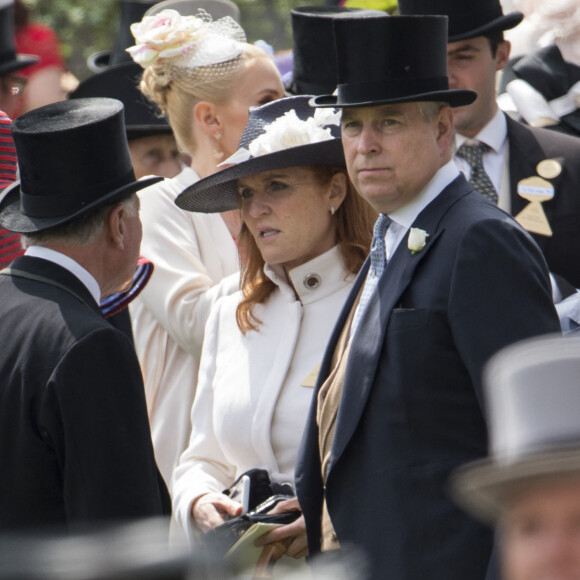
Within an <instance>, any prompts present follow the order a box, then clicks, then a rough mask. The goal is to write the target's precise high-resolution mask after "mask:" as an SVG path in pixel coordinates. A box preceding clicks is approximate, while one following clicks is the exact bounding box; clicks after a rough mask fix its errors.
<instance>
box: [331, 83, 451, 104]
mask: <svg viewBox="0 0 580 580" xmlns="http://www.w3.org/2000/svg"><path fill="white" fill-rule="evenodd" d="M447 90H449V82H448V80H447V77H431V78H421V79H406V78H403V79H401V78H398V79H397V78H392V79H388V80H387V81H380V82H376V81H374V82H370V83H353V84H343V85H338V100H337V105H338V106H340V104H341V103H345V104H348V103H362V102H369V101H377V102H379V101H381V100H392V99H399V98H401V99H402V98H406V97H409V95H421V94H424V93H433V92H439V91H447ZM441 100H442V101H444V100H445V99H444V98H442V99H441Z"/></svg>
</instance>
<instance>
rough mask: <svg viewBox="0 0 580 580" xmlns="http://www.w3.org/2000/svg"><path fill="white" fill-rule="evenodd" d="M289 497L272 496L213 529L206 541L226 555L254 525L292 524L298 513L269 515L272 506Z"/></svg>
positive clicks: (207, 535)
mask: <svg viewBox="0 0 580 580" xmlns="http://www.w3.org/2000/svg"><path fill="white" fill-rule="evenodd" d="M291 497H293V496H289V495H274V496H272V497H270V498H268V499H267V500H266V501H265V502H263V503H262V504H260V505H259V506H258V507H257V508H256V509H255V510H254V511H251V512H248V513H247V514H243V515H241V516H237V517H235V518H232V519H231V520H228V521H227V522H225V523H223V524H222V525H221V526H217V527H215V528H214V529H213V530H210V531H209V532H208V533H207V534H206V540H207V541H208V542H209V543H210V544H211V545H212V547H213V548H214V549H215V550H217V551H218V553H221V554H222V555H224V556H225V555H226V554H227V553H228V552H229V550H230V548H231V547H232V546H233V545H234V544H235V543H236V542H237V541H238V540H239V539H240V538H241V537H242V536H243V535H244V534H245V533H246V532H247V531H248V530H249V529H250V528H251V527H252V526H253V525H254V524H257V523H264V524H277V525H286V524H290V523H292V522H293V521H294V520H296V519H298V517H299V516H300V512H299V511H291V512H285V513H282V514H269V513H267V512H269V511H270V510H271V509H273V508H274V506H275V505H276V504H277V503H278V502H280V501H283V500H285V499H290V498H291Z"/></svg>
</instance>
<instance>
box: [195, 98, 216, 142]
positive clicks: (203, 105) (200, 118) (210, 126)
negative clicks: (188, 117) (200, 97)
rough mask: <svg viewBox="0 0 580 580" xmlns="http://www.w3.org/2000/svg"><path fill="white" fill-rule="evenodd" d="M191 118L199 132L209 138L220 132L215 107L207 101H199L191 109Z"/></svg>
mask: <svg viewBox="0 0 580 580" xmlns="http://www.w3.org/2000/svg"><path fill="white" fill-rule="evenodd" d="M193 118H194V119H195V121H196V123H197V124H198V125H199V126H200V127H201V130H202V131H203V132H204V133H206V134H207V135H210V136H212V137H213V136H215V134H216V133H218V132H219V131H220V130H221V128H222V127H221V123H220V120H219V117H218V115H217V109H216V106H215V105H214V104H213V103H209V102H207V101H200V102H199V103H197V104H196V105H195V107H193Z"/></svg>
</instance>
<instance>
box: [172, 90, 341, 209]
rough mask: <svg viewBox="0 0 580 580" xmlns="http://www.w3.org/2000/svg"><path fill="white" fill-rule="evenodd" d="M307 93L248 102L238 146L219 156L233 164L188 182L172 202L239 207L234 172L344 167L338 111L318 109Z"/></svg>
mask: <svg viewBox="0 0 580 580" xmlns="http://www.w3.org/2000/svg"><path fill="white" fill-rule="evenodd" d="M309 99H310V95H303V96H296V97H287V98H284V99H279V100H277V101H272V102H271V103H268V104H266V105H262V106H261V107H252V108H251V109H250V114H249V118H248V123H247V124H246V128H245V129H244V132H243V134H242V137H241V139H240V142H239V145H238V151H237V152H236V153H234V155H232V156H231V157H230V158H229V159H226V160H225V161H224V164H233V165H232V166H231V167H228V168H227V169H224V170H222V171H218V172H217V173H214V174H213V175H210V176H209V177H206V178H205V179H201V180H200V181H198V182H196V183H194V184H193V185H191V186H189V187H188V188H187V189H185V190H184V191H183V192H182V193H181V194H180V195H179V196H178V197H177V199H176V200H175V203H176V204H177V205H178V206H179V207H180V208H182V209H185V210H188V211H197V212H202V213H215V212H220V211H228V210H231V209H236V208H237V207H239V196H238V190H237V185H236V184H237V180H238V179H239V178H240V177H244V176H247V175H253V174H255V173H261V172H262V171H269V170H271V169H283V168H286V167H299V166H302V165H331V166H338V167H344V165H345V162H344V152H343V149H342V143H341V140H340V126H339V119H338V115H337V114H336V115H335V114H333V113H332V112H327V113H329V114H327V115H324V114H320V113H322V111H318V112H317V111H316V109H315V108H313V107H311V106H310V105H309V102H308V101H309Z"/></svg>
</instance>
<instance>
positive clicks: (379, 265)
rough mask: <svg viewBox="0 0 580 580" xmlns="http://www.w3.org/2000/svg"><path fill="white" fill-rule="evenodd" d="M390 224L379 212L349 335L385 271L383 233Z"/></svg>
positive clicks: (385, 251)
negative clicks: (366, 272)
mask: <svg viewBox="0 0 580 580" xmlns="http://www.w3.org/2000/svg"><path fill="white" fill-rule="evenodd" d="M390 225H391V218H389V216H386V215H385V214H381V215H380V216H379V219H378V220H377V222H376V223H375V229H374V232H373V242H372V244H371V265H370V268H369V271H368V274H367V278H366V280H365V285H364V288H363V291H362V294H361V297H360V301H359V303H358V307H357V309H356V312H355V313H354V319H353V321H352V326H351V330H350V333H351V336H352V335H353V334H354V332H355V330H356V328H357V327H358V323H359V321H360V319H361V316H362V313H363V312H364V311H365V308H366V306H367V304H368V301H369V299H370V297H371V295H372V293H373V292H374V289H375V288H376V286H377V284H378V282H379V278H380V277H381V275H382V273H383V272H384V271H385V266H386V264H387V248H386V246H385V235H386V234H387V230H388V229H389V226H390Z"/></svg>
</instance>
